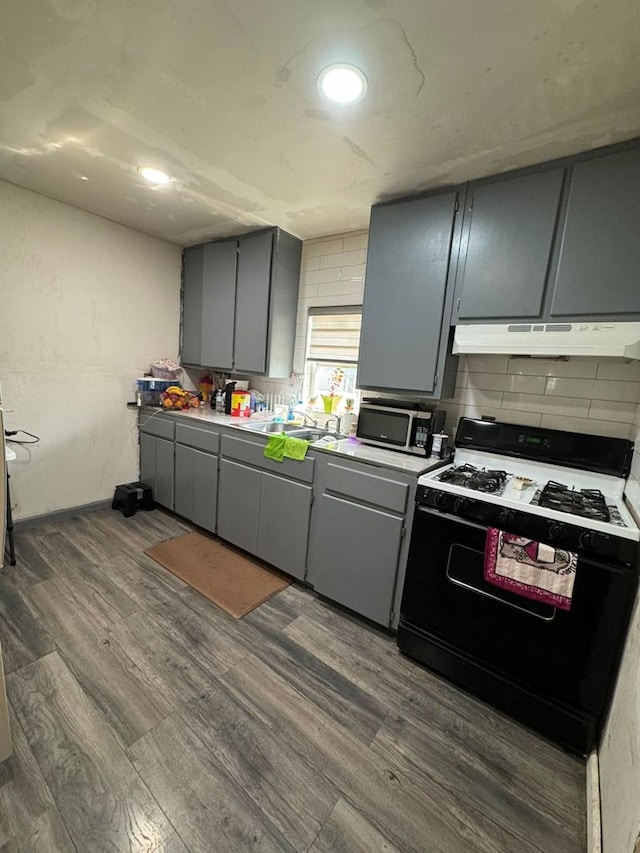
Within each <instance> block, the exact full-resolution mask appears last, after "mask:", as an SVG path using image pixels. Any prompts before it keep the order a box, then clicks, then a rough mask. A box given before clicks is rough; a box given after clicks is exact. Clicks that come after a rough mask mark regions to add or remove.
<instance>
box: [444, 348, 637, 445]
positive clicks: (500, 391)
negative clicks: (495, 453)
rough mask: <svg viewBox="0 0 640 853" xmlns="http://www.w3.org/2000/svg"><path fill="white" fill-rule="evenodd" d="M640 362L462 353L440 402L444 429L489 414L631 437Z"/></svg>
mask: <svg viewBox="0 0 640 853" xmlns="http://www.w3.org/2000/svg"><path fill="white" fill-rule="evenodd" d="M639 400H640V364H634V363H631V364H629V363H626V362H624V361H622V360H614V359H603V360H598V359H595V358H585V357H571V358H569V359H568V360H566V361H557V360H555V359H538V358H521V357H517V356H482V355H473V356H463V357H461V359H460V362H459V368H458V377H457V381H456V390H455V394H454V396H453V398H452V399H450V400H443V401H442V403H441V405H442V408H444V409H446V410H447V429H448V430H450V431H453V430H454V429H455V424H456V423H457V421H458V418H459V417H460V416H462V415H464V416H466V417H482V416H483V415H484V416H492V417H495V418H496V420H502V421H507V422H510V423H522V424H526V425H528V426H542V427H550V428H552V429H566V430H572V431H575V432H586V433H591V434H595V435H611V436H616V437H618V438H635V432H636V429H637V428H636V427H635V426H634V421H635V420H636V418H637V411H638V409H639V408H640V407H639V406H638V402H639Z"/></svg>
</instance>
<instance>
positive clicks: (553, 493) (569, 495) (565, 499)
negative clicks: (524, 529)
mask: <svg viewBox="0 0 640 853" xmlns="http://www.w3.org/2000/svg"><path fill="white" fill-rule="evenodd" d="M538 506H543V507H547V508H548V509H555V510H558V512H567V513H570V514H571V515H580V516H582V517H583V518H590V519H592V520H593V521H611V514H610V512H609V509H608V507H607V502H606V500H605V497H604V495H603V494H602V492H601V491H599V490H598V489H581V490H580V491H576V490H575V489H570V488H569V487H568V486H565V485H564V484H563V483H556V482H554V481H553V480H550V481H549V482H548V483H547V485H546V486H545V487H544V489H543V490H542V494H541V495H540V500H539V501H538Z"/></svg>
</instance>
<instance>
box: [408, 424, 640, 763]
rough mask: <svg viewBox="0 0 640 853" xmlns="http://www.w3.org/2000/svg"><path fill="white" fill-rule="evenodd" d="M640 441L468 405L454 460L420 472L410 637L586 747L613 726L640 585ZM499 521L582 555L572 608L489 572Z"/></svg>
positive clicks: (431, 656) (460, 674) (478, 691)
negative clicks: (480, 414)
mask: <svg viewBox="0 0 640 853" xmlns="http://www.w3.org/2000/svg"><path fill="white" fill-rule="evenodd" d="M632 454H633V443H632V442H631V441H628V440H627V439H620V438H605V437H602V436H597V435H582V434H580V433H572V432H564V431H560V430H552V429H543V428H539V427H526V426H519V425H517V424H508V423H498V422H495V421H482V420H473V419H471V418H461V419H460V422H459V425H458V431H457V434H456V439H455V454H454V458H453V462H452V464H450V465H446V466H444V467H441V468H439V469H437V470H435V471H431V472H428V473H426V474H424V475H423V476H421V477H420V478H419V479H418V488H417V493H416V503H417V506H416V513H415V516H414V521H413V529H412V533H411V540H410V548H409V556H408V561H407V572H406V579H405V584H404V593H403V597H402V603H401V608H400V626H399V632H398V645H399V646H400V649H401V650H402V651H403V652H405V653H406V654H408V655H410V656H411V657H413V658H415V659H417V660H419V661H420V662H422V663H424V664H426V665H427V666H428V667H430V668H431V669H434V670H435V671H436V672H438V673H440V674H441V675H443V676H445V677H446V678H449V679H450V680H451V681H453V682H455V683H456V684H459V685H460V686H461V687H463V688H464V689H465V690H468V691H469V692H470V693H473V694H475V695H476V696H478V697H480V698H481V699H483V700H484V701H486V702H489V703H490V704H492V705H494V706H495V707H497V708H500V709H501V710H503V711H505V712H506V713H508V714H510V715H511V716H513V717H514V718H516V719H518V720H520V722H523V723H525V724H526V725H529V726H531V727H532V728H534V729H537V730H538V731H539V732H541V733H542V734H543V735H545V736H546V737H548V738H550V739H551V740H553V741H555V742H556V743H559V744H560V745H561V746H563V747H565V748H566V749H569V750H571V751H573V752H577V753H580V754H586V753H588V752H589V751H590V750H591V749H592V748H593V746H594V744H595V742H596V740H597V738H598V736H599V734H600V732H601V729H602V725H603V721H604V719H605V717H606V713H607V709H608V706H609V701H610V697H611V693H612V689H613V686H614V684H615V679H616V675H617V671H618V665H619V661H620V655H621V652H622V649H623V646H624V641H625V636H626V632H627V626H628V623H629V618H630V614H631V609H632V607H633V603H634V600H635V596H636V590H637V587H638V547H639V542H640V530H639V529H638V526H637V524H636V523H635V521H634V519H633V517H632V515H631V513H630V511H629V510H628V508H627V506H626V504H625V502H624V490H625V480H626V477H627V476H628V475H629V471H630V466H631V459H632ZM545 484H546V485H545ZM523 486H524V487H523ZM490 528H497V529H499V530H500V531H505V532H506V533H507V534H510V535H511V537H514V536H515V537H517V540H516V541H518V542H521V543H527V542H534V543H537V545H538V552H539V551H540V548H542V546H549V548H548V553H551V552H552V551H555V553H556V554H560V553H561V552H563V553H566V554H576V555H577V565H576V574H575V583H574V585H573V593H572V597H571V609H570V610H563V609H561V608H559V607H558V606H554V605H552V604H550V603H547V602H544V601H539V600H537V601H536V600H531V599H529V598H525V597H523V595H519V594H517V593H516V592H515V591H514V590H508V589H501V588H498V587H497V586H495V585H494V584H490V583H488V582H487V581H486V579H485V576H484V564H485V547H486V539H487V531H488V529H490ZM512 541H513V540H512ZM427 555H428V559H429V571H428V572H425V570H424V566H425V559H426V558H427ZM503 556H506V555H504V554H503ZM521 557H522V554H521ZM542 563H543V561H542V560H540V561H539V564H540V565H542ZM547 570H548V571H549V572H554V571H562V565H560V564H556V563H554V564H550V565H549V567H548V569H547ZM545 585H546V586H548V584H545Z"/></svg>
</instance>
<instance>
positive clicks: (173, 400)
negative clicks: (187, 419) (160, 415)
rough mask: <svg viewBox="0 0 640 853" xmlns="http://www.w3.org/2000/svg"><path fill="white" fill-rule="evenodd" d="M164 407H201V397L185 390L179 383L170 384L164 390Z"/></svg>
mask: <svg viewBox="0 0 640 853" xmlns="http://www.w3.org/2000/svg"><path fill="white" fill-rule="evenodd" d="M162 407H163V408H164V409H178V410H180V409H199V408H200V398H199V397H198V395H197V394H192V393H191V392H190V391H185V390H184V388H181V387H180V386H179V385H170V386H169V387H168V388H167V390H166V391H163V392H162Z"/></svg>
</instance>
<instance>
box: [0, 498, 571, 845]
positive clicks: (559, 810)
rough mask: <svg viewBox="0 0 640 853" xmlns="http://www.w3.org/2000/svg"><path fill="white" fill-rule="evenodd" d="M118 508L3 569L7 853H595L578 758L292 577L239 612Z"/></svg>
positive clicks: (160, 525)
mask: <svg viewBox="0 0 640 853" xmlns="http://www.w3.org/2000/svg"><path fill="white" fill-rule="evenodd" d="M188 529H190V528H189V527H188V526H187V525H186V524H184V523H182V522H181V521H180V520H178V519H176V518H174V517H172V516H170V515H168V514H166V513H162V512H160V511H154V512H150V513H144V512H139V513H137V514H136V515H135V516H134V517H133V518H130V519H125V518H123V516H122V515H121V514H120V513H118V512H112V511H110V510H105V511H102V512H97V513H93V514H91V515H86V516H82V517H79V518H74V519H67V520H64V521H60V522H56V523H52V524H44V525H41V526H40V527H35V528H30V529H25V530H18V531H17V537H16V539H17V550H18V565H17V566H16V567H6V568H5V569H3V570H2V572H0V640H1V641H2V649H3V653H4V658H5V668H6V672H7V691H8V696H9V703H10V715H11V726H12V734H13V742H14V755H13V756H12V757H11V758H10V759H9V760H8V761H6V762H5V763H4V764H3V765H0V850H1V851H3V853H14V851H16V853H18V851H20V852H21V853H22V851H39V853H56V851H61V853H67V851H75V853H93V851H96V853H98V851H100V853H101V851H110V853H120V851H123V852H124V851H136V853H137V851H145V853H151V851H157V852H158V853H185V852H186V851H192V852H193V853H196V851H198V853H200V851H202V853H218V851H220V853H222V852H223V851H244V850H251V851H295V852H296V853H298V851H310V853H326V851H335V853H383V851H384V853H584V851H585V850H586V840H585V803H586V801H585V767H584V763H583V762H582V761H580V760H578V759H576V758H574V757H571V756H568V755H566V754H565V753H564V752H562V751H561V750H560V749H557V748H556V747H554V746H553V745H551V744H549V743H548V742H547V741H545V740H543V739H542V738H539V737H537V736H536V735H535V734H533V733H532V732H530V731H528V730H526V729H524V728H523V727H521V726H519V725H518V724H517V723H515V722H513V721H511V720H509V719H508V718H506V717H504V716H503V715H502V714H499V713H498V712H496V711H493V710H492V709H491V708H489V707H488V706H486V705H484V704H483V703H481V702H479V701H477V700H475V699H473V698H472V697H469V696H467V695H466V694H464V693H463V692H461V691H459V690H457V689H456V688H454V687H453V686H451V685H449V684H448V683H446V682H444V681H442V680H441V679H439V678H437V677H436V676H435V675H433V674H432V673H430V672H429V671H427V670H425V669H423V668H422V667H419V666H416V665H414V663H413V662H412V661H411V660H409V659H408V658H404V657H402V656H401V655H400V654H399V652H398V651H397V648H396V646H395V643H394V640H393V638H391V637H389V636H387V635H386V634H384V633H383V632H380V631H377V630H376V629H374V628H372V627H370V626H368V625H365V624H363V623H361V622H360V621H359V620H357V619H355V618H352V617H350V616H348V615H345V614H344V613H343V612H341V611H338V610H337V609H335V608H333V607H331V605H329V604H327V603H326V602H322V601H320V600H319V599H317V598H316V597H315V596H314V595H313V593H311V592H310V591H308V590H306V589H305V588H303V587H301V586H292V587H289V588H288V589H286V590H284V591H283V592H282V593H280V594H279V595H278V596H276V597H275V598H273V599H271V600H270V601H268V602H267V603H266V604H264V605H262V606H261V607H260V608H258V609H257V610H255V611H253V612H252V613H250V614H249V615H248V616H246V617H245V618H244V619H241V620H235V619H232V618H231V617H229V616H227V615H226V614H225V613H223V612H222V611H220V610H219V609H218V608H216V607H215V605H213V604H211V602H209V601H208V600H207V599H205V598H203V597H202V596H201V595H199V594H198V593H197V592H195V591H194V590H192V589H191V588H190V587H188V586H186V585H185V584H184V583H183V582H182V581H180V580H179V579H178V578H176V577H174V575H172V574H170V573H169V572H166V571H165V570H164V569H162V568H161V567H160V566H158V565H157V564H156V563H154V562H153V561H152V560H150V559H149V558H148V557H146V556H145V555H144V554H143V549H144V548H146V547H148V546H149V545H152V544H155V543H157V542H160V541H162V540H163V539H166V538H168V537H170V536H175V535H179V534H180V533H182V532H185V531H186V530H188Z"/></svg>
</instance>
